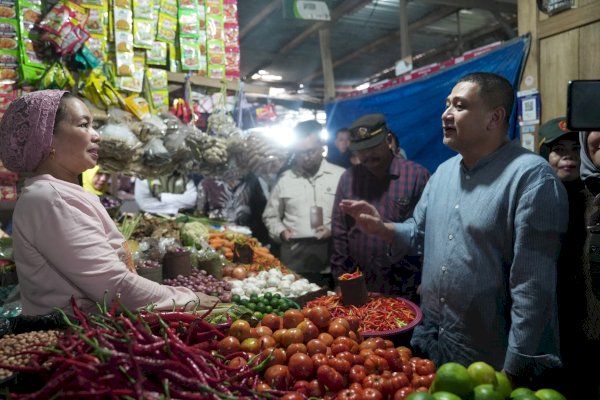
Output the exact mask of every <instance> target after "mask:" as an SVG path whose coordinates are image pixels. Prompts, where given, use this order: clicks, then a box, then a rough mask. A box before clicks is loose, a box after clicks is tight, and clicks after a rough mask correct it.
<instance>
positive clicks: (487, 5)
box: [420, 0, 517, 14]
mask: <svg viewBox="0 0 600 400" xmlns="http://www.w3.org/2000/svg"><path fill="white" fill-rule="evenodd" d="M420 1H421V2H423V3H434V4H443V5H446V6H454V7H458V8H476V9H480V10H489V11H498V12H503V13H513V14H516V13H517V5H516V4H512V3H511V4H508V3H506V2H499V1H481V0H420Z"/></svg>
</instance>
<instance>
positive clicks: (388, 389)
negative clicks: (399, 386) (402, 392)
mask: <svg viewBox="0 0 600 400" xmlns="http://www.w3.org/2000/svg"><path fill="white" fill-rule="evenodd" d="M362 386H363V388H365V389H367V388H373V389H377V390H378V391H379V392H380V393H381V394H382V395H383V396H384V397H386V396H387V395H388V394H389V395H391V394H392V393H393V392H394V388H393V386H392V382H391V380H390V378H384V377H383V376H381V375H377V374H371V375H368V376H367V377H366V378H365V379H364V380H363V382H362Z"/></svg>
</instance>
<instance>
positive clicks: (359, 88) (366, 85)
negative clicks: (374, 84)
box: [356, 82, 371, 90]
mask: <svg viewBox="0 0 600 400" xmlns="http://www.w3.org/2000/svg"><path fill="white" fill-rule="evenodd" d="M369 86H371V84H370V83H369V82H365V83H363V84H362V85H358V86H357V87H356V90H365V89H368V88H369Z"/></svg>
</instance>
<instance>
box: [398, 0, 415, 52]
mask: <svg viewBox="0 0 600 400" xmlns="http://www.w3.org/2000/svg"><path fill="white" fill-rule="evenodd" d="M398 10H399V15H398V17H399V20H400V58H401V59H404V58H406V57H408V56H410V55H411V54H412V47H411V45H410V35H409V34H408V28H409V22H408V0H400V7H398Z"/></svg>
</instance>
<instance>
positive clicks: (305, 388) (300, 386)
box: [292, 380, 310, 397]
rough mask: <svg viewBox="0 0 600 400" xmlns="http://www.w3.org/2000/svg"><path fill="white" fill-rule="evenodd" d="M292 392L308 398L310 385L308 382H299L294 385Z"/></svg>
mask: <svg viewBox="0 0 600 400" xmlns="http://www.w3.org/2000/svg"><path fill="white" fill-rule="evenodd" d="M292 390H294V391H296V392H298V393H301V394H303V395H304V396H306V397H308V396H310V383H309V382H308V381H303V380H299V381H296V382H295V383H294V386H293V387H292Z"/></svg>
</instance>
